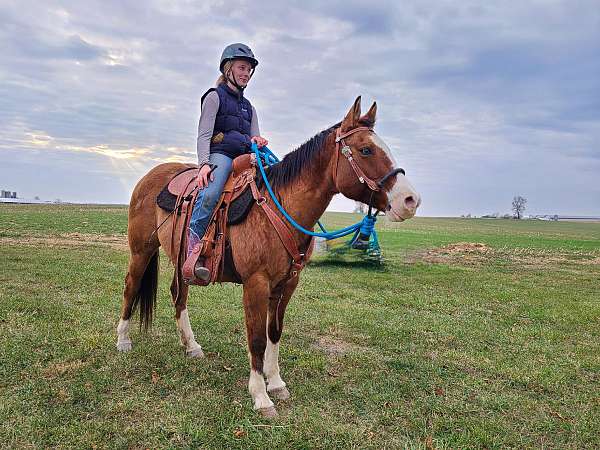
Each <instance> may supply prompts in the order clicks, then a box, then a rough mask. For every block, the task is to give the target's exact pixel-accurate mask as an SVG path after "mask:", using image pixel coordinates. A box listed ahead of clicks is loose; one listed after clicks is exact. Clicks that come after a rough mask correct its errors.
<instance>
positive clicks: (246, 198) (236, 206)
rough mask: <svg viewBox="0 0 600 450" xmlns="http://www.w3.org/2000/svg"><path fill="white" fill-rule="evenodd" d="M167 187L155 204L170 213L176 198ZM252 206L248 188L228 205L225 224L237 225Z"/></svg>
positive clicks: (250, 192)
mask: <svg viewBox="0 0 600 450" xmlns="http://www.w3.org/2000/svg"><path fill="white" fill-rule="evenodd" d="M168 187H169V185H167V186H165V187H164V188H163V190H162V191H160V194H158V196H157V197H156V204H157V205H158V206H160V207H161V208H162V209H164V210H165V211H167V212H171V211H173V210H174V209H175V202H176V201H177V196H176V195H173V194H171V193H170V192H169V189H168ZM253 204H254V198H253V197H252V191H251V190H250V189H249V188H246V189H245V190H244V193H243V194H241V195H240V196H239V197H238V198H236V199H235V200H234V201H233V202H232V203H231V205H229V211H228V212H227V224H229V225H237V224H238V223H241V222H243V221H244V220H245V219H246V216H247V215H248V213H249V212H250V209H251V208H252V205H253Z"/></svg>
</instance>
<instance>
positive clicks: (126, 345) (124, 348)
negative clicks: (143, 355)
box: [117, 341, 131, 352]
mask: <svg viewBox="0 0 600 450" xmlns="http://www.w3.org/2000/svg"><path fill="white" fill-rule="evenodd" d="M130 350H131V341H129V342H117V351H119V352H128V351H130Z"/></svg>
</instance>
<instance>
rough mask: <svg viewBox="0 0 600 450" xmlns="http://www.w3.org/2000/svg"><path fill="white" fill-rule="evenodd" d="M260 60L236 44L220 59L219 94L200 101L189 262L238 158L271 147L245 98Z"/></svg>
mask: <svg viewBox="0 0 600 450" xmlns="http://www.w3.org/2000/svg"><path fill="white" fill-rule="evenodd" d="M257 65H258V60H257V59H256V58H255V57H254V53H252V50H250V47H248V46H247V45H245V44H239V43H238V44H231V45H228V46H227V47H225V50H223V54H222V55H221V62H220V64H219V69H220V70H221V75H220V76H219V78H218V79H217V83H216V86H217V87H216V89H215V88H212V89H209V90H208V91H207V92H206V93H205V94H204V95H203V96H202V100H201V102H200V103H201V108H202V112H201V114H200V121H199V123H198V140H197V144H196V150H197V152H198V189H199V190H200V192H199V193H198V198H197V200H196V203H195V205H194V210H193V212H192V218H191V220H190V227H189V238H188V258H194V257H195V255H196V253H194V252H193V250H194V247H196V246H197V245H199V243H200V239H202V236H204V232H205V231H206V228H207V226H208V222H209V219H210V217H211V215H212V213H213V210H214V208H215V206H216V203H217V201H218V200H219V197H220V196H221V192H222V191H223V186H224V185H225V182H226V181H227V178H228V177H229V174H230V172H231V165H232V161H233V159H234V158H235V157H237V156H240V155H242V154H244V153H248V152H250V144H251V142H256V144H257V145H258V146H259V147H262V146H263V145H267V144H268V141H267V140H266V139H264V138H262V137H261V136H260V130H259V128H258V117H257V114H256V109H254V107H253V106H252V105H251V104H250V102H249V101H248V99H247V98H246V97H244V90H245V89H246V87H247V86H248V83H249V81H250V79H251V78H252V75H253V74H254V70H255V69H256V66H257ZM194 275H195V276H196V278H199V279H201V280H203V281H207V280H208V279H209V278H210V271H209V270H208V269H207V268H206V267H203V260H202V258H198V259H197V261H196V262H195V265H194Z"/></svg>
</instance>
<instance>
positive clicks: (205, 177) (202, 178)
mask: <svg viewBox="0 0 600 450" xmlns="http://www.w3.org/2000/svg"><path fill="white" fill-rule="evenodd" d="M214 179H215V177H214V175H213V174H212V173H211V172H210V166H209V165H208V164H204V165H202V167H200V169H198V188H199V189H204V188H205V187H206V186H208V182H209V180H210V181H213V180H214Z"/></svg>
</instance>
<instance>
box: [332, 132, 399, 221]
mask: <svg viewBox="0 0 600 450" xmlns="http://www.w3.org/2000/svg"><path fill="white" fill-rule="evenodd" d="M359 131H373V128H371V127H357V128H354V129H352V130H350V131H346V132H345V133H342V128H341V127H339V128H338V129H337V131H336V135H335V164H334V165H333V182H334V183H335V187H336V189H337V190H338V192H341V191H340V189H339V187H338V185H337V171H338V165H339V162H340V153H341V154H342V155H344V156H345V157H346V159H347V160H348V162H349V163H350V167H351V168H352V170H353V171H354V173H355V174H356V176H357V177H358V181H360V182H361V183H362V184H366V185H367V187H368V188H369V189H370V190H371V196H370V198H369V215H370V214H371V210H372V206H373V196H374V195H375V193H376V192H379V191H380V190H382V189H383V184H384V183H385V182H386V181H387V180H388V179H389V178H391V177H393V176H396V175H398V174H399V173H401V174H402V175H406V172H405V171H404V169H402V168H400V167H396V168H394V169H392V170H390V171H389V172H388V173H387V174H385V175H384V176H383V177H381V178H380V179H379V180H378V181H374V180H373V179H371V178H369V177H368V176H366V175H365V173H364V172H363V171H362V169H361V168H360V167H359V166H358V164H357V163H356V161H355V160H354V158H353V156H352V150H351V149H350V146H349V145H348V144H346V142H345V141H344V138H346V137H348V136H350V135H351V134H354V133H358V132H359ZM340 146H341V149H340Z"/></svg>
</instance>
